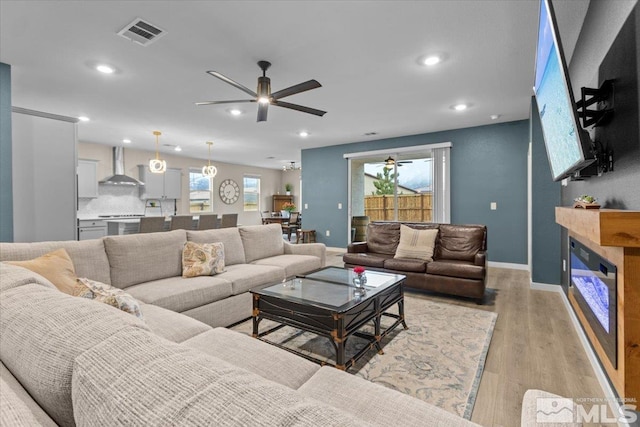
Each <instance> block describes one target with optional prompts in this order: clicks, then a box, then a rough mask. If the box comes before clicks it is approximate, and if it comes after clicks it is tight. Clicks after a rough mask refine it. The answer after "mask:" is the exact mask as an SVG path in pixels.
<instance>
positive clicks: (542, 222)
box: [531, 98, 562, 285]
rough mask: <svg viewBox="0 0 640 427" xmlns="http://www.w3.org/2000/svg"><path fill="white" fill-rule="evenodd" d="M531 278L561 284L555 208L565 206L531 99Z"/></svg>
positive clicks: (545, 282)
mask: <svg viewBox="0 0 640 427" xmlns="http://www.w3.org/2000/svg"><path fill="white" fill-rule="evenodd" d="M531 161H532V166H533V167H532V176H531V201H532V210H531V226H532V230H533V233H532V236H531V264H532V265H531V281H532V282H536V283H544V284H552V285H559V284H560V283H561V280H562V258H561V257H562V255H561V253H560V252H561V231H562V229H561V227H560V226H559V225H558V224H556V215H555V208H556V206H561V205H562V200H561V199H562V196H561V184H560V183H559V182H554V181H553V180H552V178H551V168H550V167H549V161H548V158H547V150H546V148H545V144H544V137H543V136H542V127H541V124H540V114H539V113H538V105H537V104H536V101H535V98H532V100H531Z"/></svg>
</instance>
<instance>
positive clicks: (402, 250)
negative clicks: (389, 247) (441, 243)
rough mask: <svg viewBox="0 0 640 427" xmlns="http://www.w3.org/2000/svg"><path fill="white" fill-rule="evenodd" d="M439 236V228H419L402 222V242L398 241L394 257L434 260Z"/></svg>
mask: <svg viewBox="0 0 640 427" xmlns="http://www.w3.org/2000/svg"><path fill="white" fill-rule="evenodd" d="M437 236H438V230H437V229H431V230H417V229H414V228H410V227H407V226H406V225H404V224H401V225H400V243H398V248H397V249H396V253H395V255H394V258H411V259H417V260H422V261H433V251H434V247H435V245H436V237H437Z"/></svg>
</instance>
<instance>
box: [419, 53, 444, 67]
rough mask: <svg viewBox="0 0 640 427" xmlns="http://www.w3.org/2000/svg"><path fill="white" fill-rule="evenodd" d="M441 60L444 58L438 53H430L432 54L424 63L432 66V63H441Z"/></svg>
mask: <svg viewBox="0 0 640 427" xmlns="http://www.w3.org/2000/svg"><path fill="white" fill-rule="evenodd" d="M440 61H442V58H440V56H438V55H430V56H427V57H426V58H424V60H423V61H422V63H423V64H424V65H429V66H431V65H436V64H439V63H440Z"/></svg>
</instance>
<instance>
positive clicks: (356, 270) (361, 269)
mask: <svg viewBox="0 0 640 427" xmlns="http://www.w3.org/2000/svg"><path fill="white" fill-rule="evenodd" d="M353 272H354V273H356V274H357V275H358V276H359V275H361V274H362V273H364V267H360V266H358V267H353Z"/></svg>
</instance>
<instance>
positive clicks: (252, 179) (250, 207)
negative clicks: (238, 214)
mask: <svg viewBox="0 0 640 427" xmlns="http://www.w3.org/2000/svg"><path fill="white" fill-rule="evenodd" d="M243 195H244V211H245V212H258V211H260V177H259V176H255V175H245V177H244V192H243Z"/></svg>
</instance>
